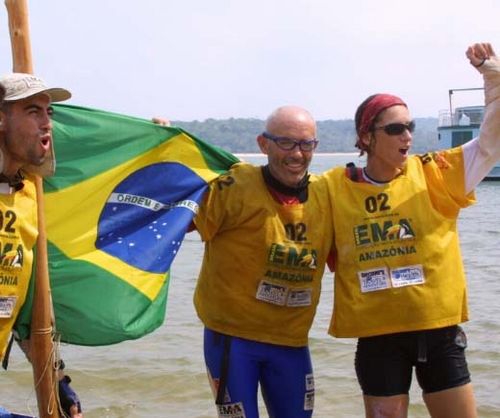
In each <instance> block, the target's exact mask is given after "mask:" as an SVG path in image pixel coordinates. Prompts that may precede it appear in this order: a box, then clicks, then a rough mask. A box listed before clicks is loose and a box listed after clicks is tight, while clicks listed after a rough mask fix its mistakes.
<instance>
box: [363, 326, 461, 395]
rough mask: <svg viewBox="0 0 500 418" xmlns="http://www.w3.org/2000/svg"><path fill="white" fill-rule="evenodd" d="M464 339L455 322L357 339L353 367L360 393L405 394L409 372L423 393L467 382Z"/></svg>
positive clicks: (408, 388)
mask: <svg viewBox="0 0 500 418" xmlns="http://www.w3.org/2000/svg"><path fill="white" fill-rule="evenodd" d="M466 347H467V338H466V336H465V332H464V331H463V330H462V328H461V327H459V326H458V325H454V326H451V327H446V328H440V329H434V330H427V331H414V332H403V333H398V334H388V335H381V336H376V337H366V338H360V339H359V340H358V346H357V350H356V358H355V366H356V375H357V376H358V382H359V384H360V386H361V389H362V390H363V394H365V395H370V396H393V395H402V394H407V393H408V391H409V390H410V385H411V379H412V371H413V367H415V371H416V375H417V380H418V383H419V385H420V387H421V388H422V390H423V392H424V393H432V392H438V391H440V390H444V389H450V388H454V387H457V386H462V385H465V384H467V383H469V382H470V373H469V369H468V368H467V361H466V360H465V348H466Z"/></svg>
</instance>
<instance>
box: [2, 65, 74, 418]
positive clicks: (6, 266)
mask: <svg viewBox="0 0 500 418" xmlns="http://www.w3.org/2000/svg"><path fill="white" fill-rule="evenodd" d="M0 85H1V86H2V87H1V88H0V220H1V221H0V251H1V252H0V359H5V358H6V357H7V354H8V345H9V344H8V343H7V342H8V340H9V335H10V333H11V331H12V327H13V325H14V323H15V321H16V319H17V316H18V314H19V311H20V309H21V307H22V306H23V304H24V302H25V299H26V293H27V291H28V287H29V281H30V278H31V273H32V267H33V247H34V245H35V242H36V238H37V235H38V228H37V210H36V190H35V184H34V174H39V175H46V174H50V173H51V172H52V171H53V170H54V155H53V146H52V121H51V114H52V108H51V103H52V102H59V101H63V100H67V99H69V98H70V97H71V93H70V92H69V91H68V90H65V89H62V88H49V87H47V86H46V84H45V83H44V81H43V80H41V79H40V78H38V77H35V76H33V75H31V74H23V73H11V74H8V75H5V76H3V77H0ZM2 97H3V100H2ZM20 345H21V347H22V348H23V350H24V351H25V353H27V356H28V358H29V344H28V343H27V341H26V340H24V341H20ZM62 364H63V363H62ZM4 366H5V367H6V361H4ZM62 368H63V367H60V369H61V370H59V378H60V381H59V397H60V400H61V405H62V406H63V409H64V411H65V413H66V414H68V416H71V417H72V418H80V417H83V415H82V413H81V407H80V401H79V399H78V396H77V395H76V393H75V392H74V391H73V390H72V389H71V387H70V386H69V382H70V381H71V380H70V379H69V377H68V376H65V375H64V372H62Z"/></svg>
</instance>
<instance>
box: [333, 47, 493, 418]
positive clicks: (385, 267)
mask: <svg viewBox="0 0 500 418" xmlns="http://www.w3.org/2000/svg"><path fill="white" fill-rule="evenodd" d="M466 55H467V57H468V58H469V60H470V62H471V63H472V65H474V66H475V67H477V68H478V69H479V71H480V72H481V73H483V75H484V80H485V96H486V105H487V106H486V111H485V119H484V122H483V125H482V127H481V132H480V136H479V138H476V139H474V140H472V141H470V142H469V143H467V144H465V145H463V146H461V147H458V148H454V149H450V150H445V151H442V152H438V153H429V154H425V155H420V156H410V155H409V152H410V148H411V143H412V132H413V129H414V127H415V124H414V122H413V121H412V119H411V116H410V112H409V110H408V107H407V105H406V104H405V102H404V101H403V100H401V99H400V98H398V97H396V96H393V95H390V94H376V95H373V96H370V97H369V98H367V99H366V100H365V101H364V102H363V103H362V104H361V105H360V106H359V108H358V110H357V112H356V116H355V124H356V131H357V135H358V139H357V143H356V146H357V147H358V148H359V149H360V150H361V154H363V153H365V152H366V154H367V163H366V167H364V168H357V167H354V166H348V167H347V168H345V169H344V168H336V169H333V170H331V171H329V172H327V173H326V174H325V177H326V178H327V180H328V182H329V187H330V195H331V196H332V199H331V201H332V210H333V212H332V213H333V220H334V227H335V255H334V256H333V257H332V262H333V264H334V268H335V306H334V313H333V317H332V322H331V325H330V331H329V332H330V333H331V334H332V335H333V336H335V337H357V338H358V344H357V350H356V357H355V368H356V374H357V377H358V381H359V383H360V386H361V389H362V391H363V395H364V404H365V411H366V416H367V417H369V418H375V417H391V418H396V417H397V418H403V417H407V415H408V404H409V396H408V392H409V388H410V385H411V379H412V372H413V368H415V370H416V375H417V379H418V382H419V384H420V386H421V388H422V390H423V398H424V401H425V404H426V406H427V408H428V410H429V412H430V415H431V416H432V417H434V418H472V417H476V416H477V415H476V406H475V400H474V394H473V389H472V385H471V383H470V382H471V380H470V374H469V371H468V368H467V363H466V360H465V354H464V350H465V347H466V346H467V340H466V336H465V334H464V332H463V330H462V329H461V328H460V327H459V326H458V324H460V323H462V322H464V321H466V320H467V319H468V312H467V294H466V284H465V275H464V268H463V265H462V260H461V255H460V248H459V242H458V234H457V225H456V221H457V217H458V215H459V211H460V209H461V208H464V207H467V206H469V205H470V204H472V203H474V201H475V196H474V191H473V189H474V187H475V186H477V184H478V183H479V182H480V181H481V179H482V178H484V176H485V175H486V174H487V173H488V171H489V170H490V169H491V168H492V166H493V165H494V163H495V162H496V161H497V160H498V159H500V60H498V59H497V57H496V56H495V54H494V51H493V49H492V47H491V45H489V44H474V45H473V46H471V47H469V49H468V50H467V53H466ZM338 220H341V222H338Z"/></svg>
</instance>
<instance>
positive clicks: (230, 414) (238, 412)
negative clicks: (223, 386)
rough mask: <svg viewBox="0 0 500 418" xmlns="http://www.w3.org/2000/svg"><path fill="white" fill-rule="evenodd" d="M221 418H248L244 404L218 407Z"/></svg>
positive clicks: (237, 403)
mask: <svg viewBox="0 0 500 418" xmlns="http://www.w3.org/2000/svg"><path fill="white" fill-rule="evenodd" d="M217 413H218V415H219V418H246V415H245V408H244V407H243V402H236V403H229V404H224V405H217Z"/></svg>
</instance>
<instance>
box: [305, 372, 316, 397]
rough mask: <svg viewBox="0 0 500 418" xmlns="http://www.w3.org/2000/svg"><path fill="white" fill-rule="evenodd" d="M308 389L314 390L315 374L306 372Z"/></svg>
mask: <svg viewBox="0 0 500 418" xmlns="http://www.w3.org/2000/svg"><path fill="white" fill-rule="evenodd" d="M306 390H307V391H308V392H309V391H311V390H314V375H313V374H312V373H310V374H306Z"/></svg>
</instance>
